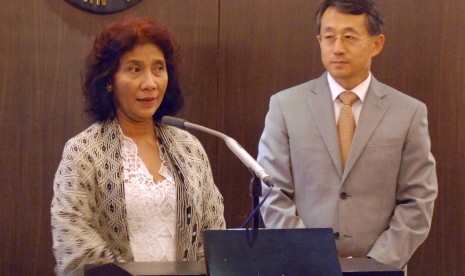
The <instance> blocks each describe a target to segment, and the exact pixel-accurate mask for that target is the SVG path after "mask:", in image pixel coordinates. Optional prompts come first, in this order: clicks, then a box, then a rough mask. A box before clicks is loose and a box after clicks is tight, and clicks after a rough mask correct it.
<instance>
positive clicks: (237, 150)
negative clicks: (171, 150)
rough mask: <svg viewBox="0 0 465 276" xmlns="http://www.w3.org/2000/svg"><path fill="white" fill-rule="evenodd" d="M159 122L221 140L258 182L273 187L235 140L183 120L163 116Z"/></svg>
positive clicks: (266, 175)
mask: <svg viewBox="0 0 465 276" xmlns="http://www.w3.org/2000/svg"><path fill="white" fill-rule="evenodd" d="M161 122H162V123H164V124H167V125H170V126H174V127H177V128H181V129H195V130H199V131H202V132H206V133H208V134H211V135H214V136H216V137H219V138H221V139H223V140H224V142H225V143H226V145H227V146H228V147H229V149H230V150H231V151H232V152H233V153H234V154H235V155H236V156H237V157H238V158H239V159H240V160H241V161H242V163H244V165H246V166H247V168H248V169H249V170H250V171H251V172H253V173H254V174H255V176H257V177H258V178H260V180H262V181H263V183H265V184H266V185H267V186H269V187H272V186H273V182H272V179H271V177H270V176H269V175H268V174H267V173H266V172H265V170H264V169H263V168H262V167H261V166H260V165H259V164H258V163H257V161H255V159H253V158H252V156H250V154H249V153H247V151H246V150H245V149H244V148H243V147H242V146H241V145H239V143H238V142H236V140H234V139H233V138H231V137H229V136H227V135H225V134H223V133H221V132H218V131H216V130H213V129H210V128H207V127H204V126H200V125H196V124H192V123H189V122H187V121H186V120H184V119H180V118H176V117H171V116H163V118H162V119H161Z"/></svg>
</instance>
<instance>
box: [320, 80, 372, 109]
mask: <svg viewBox="0 0 465 276" xmlns="http://www.w3.org/2000/svg"><path fill="white" fill-rule="evenodd" d="M326 75H327V77H328V83H329V89H330V90H331V96H332V99H333V101H334V100H336V98H337V97H338V96H339V94H341V93H342V92H344V91H346V89H344V88H343V87H342V86H341V85H340V84H339V83H337V82H336V80H335V79H334V78H333V77H332V76H331V74H329V73H328V74H326ZM370 82H371V72H368V77H367V78H366V79H365V80H364V81H362V82H361V83H360V84H359V85H357V86H356V87H354V88H353V89H352V90H350V91H352V92H354V93H355V94H356V95H357V96H358V98H359V99H360V101H361V102H362V103H363V101H364V100H365V97H366V95H367V92H368V87H369V86H370Z"/></svg>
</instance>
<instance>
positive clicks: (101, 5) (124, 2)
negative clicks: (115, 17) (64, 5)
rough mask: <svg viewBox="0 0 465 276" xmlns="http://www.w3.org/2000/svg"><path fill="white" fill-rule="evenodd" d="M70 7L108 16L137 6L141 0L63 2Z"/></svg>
mask: <svg viewBox="0 0 465 276" xmlns="http://www.w3.org/2000/svg"><path fill="white" fill-rule="evenodd" d="M65 1H66V2H68V3H70V4H71V5H73V6H75V7H76V8H79V9H81V10H84V11H87V12H91V13H98V14H109V13H115V12H120V11H123V10H125V9H129V8H130V7H132V6H135V5H137V4H139V2H140V1H142V0H65Z"/></svg>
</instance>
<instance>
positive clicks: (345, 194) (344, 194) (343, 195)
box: [339, 192, 349, 199]
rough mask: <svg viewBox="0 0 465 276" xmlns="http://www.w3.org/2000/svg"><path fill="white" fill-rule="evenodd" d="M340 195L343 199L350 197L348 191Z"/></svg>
mask: <svg viewBox="0 0 465 276" xmlns="http://www.w3.org/2000/svg"><path fill="white" fill-rule="evenodd" d="M339 197H340V198H341V199H347V198H348V197H349V195H348V194H347V193H346V192H342V193H340V194H339Z"/></svg>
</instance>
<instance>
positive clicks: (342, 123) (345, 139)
mask: <svg viewBox="0 0 465 276" xmlns="http://www.w3.org/2000/svg"><path fill="white" fill-rule="evenodd" d="M357 99H358V97H357V95H356V94H355V93H353V92H351V91H344V92H342V93H341V94H339V100H340V101H341V102H342V103H343V104H344V106H343V107H342V110H341V114H340V115H339V120H338V121H337V130H338V132H339V146H340V148H341V157H342V165H343V166H345V165H346V161H347V156H348V155H349V150H350V145H351V144H352V139H353V138H354V133H355V118H354V114H352V104H353V103H354V102H355V101H356V100H357Z"/></svg>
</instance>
